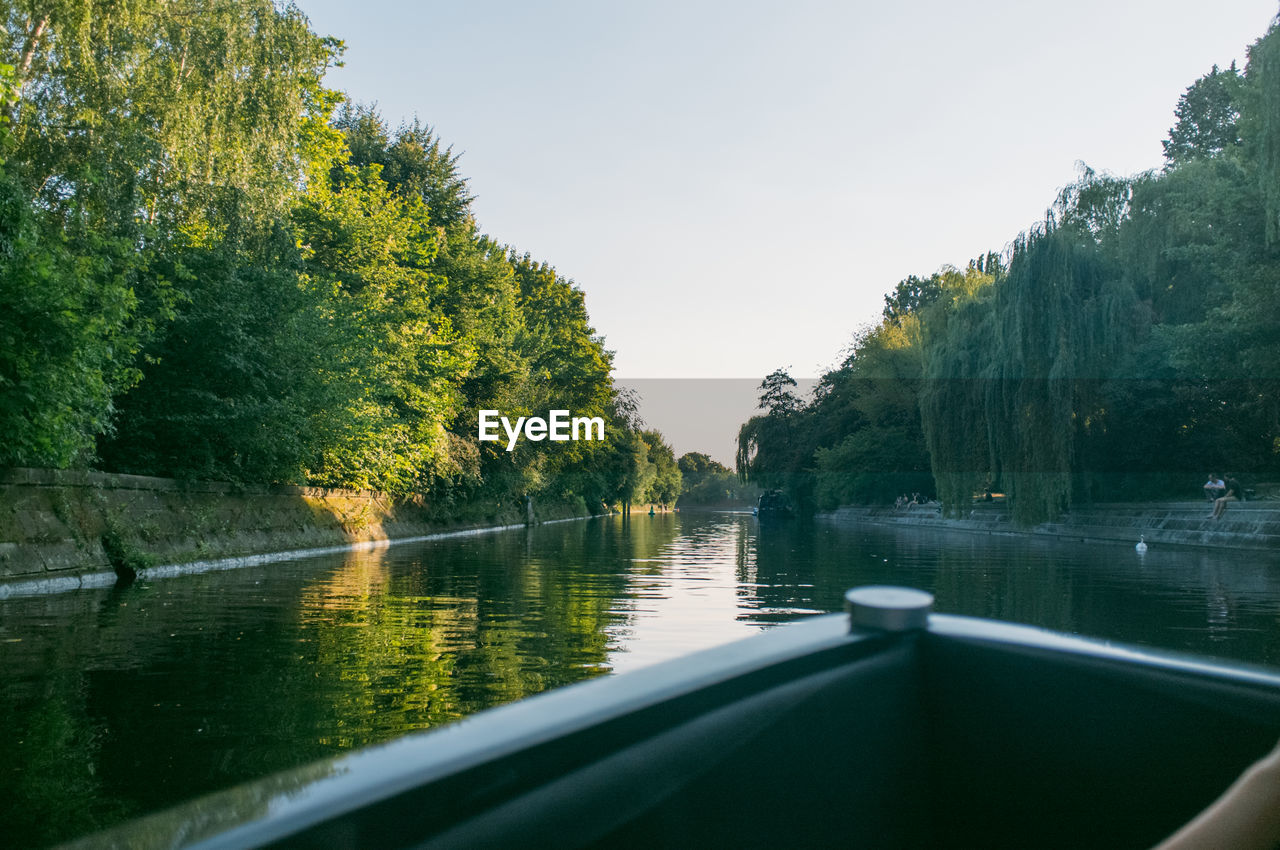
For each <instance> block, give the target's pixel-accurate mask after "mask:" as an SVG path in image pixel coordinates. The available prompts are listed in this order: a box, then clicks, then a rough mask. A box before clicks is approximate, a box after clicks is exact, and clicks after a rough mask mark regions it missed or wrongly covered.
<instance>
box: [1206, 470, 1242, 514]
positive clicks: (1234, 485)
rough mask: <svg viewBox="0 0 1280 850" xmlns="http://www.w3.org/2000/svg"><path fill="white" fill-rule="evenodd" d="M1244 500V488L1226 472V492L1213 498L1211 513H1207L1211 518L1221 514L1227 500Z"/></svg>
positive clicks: (1225, 507)
mask: <svg viewBox="0 0 1280 850" xmlns="http://www.w3.org/2000/svg"><path fill="white" fill-rule="evenodd" d="M1242 501H1244V488H1243V487H1241V486H1240V482H1239V481H1237V480H1236V479H1235V476H1233V475H1232V474H1231V473H1227V492H1226V493H1224V494H1223V495H1221V496H1219V497H1218V498H1217V499H1214V500H1213V513H1211V514H1209V516H1210V517H1212V518H1213V519H1218V518H1220V517H1221V516H1222V513H1223V511H1225V510H1226V509H1227V502H1242Z"/></svg>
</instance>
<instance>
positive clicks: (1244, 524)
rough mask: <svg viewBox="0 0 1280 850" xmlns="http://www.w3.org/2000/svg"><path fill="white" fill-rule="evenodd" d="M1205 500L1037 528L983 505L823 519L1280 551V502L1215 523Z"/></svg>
mask: <svg viewBox="0 0 1280 850" xmlns="http://www.w3.org/2000/svg"><path fill="white" fill-rule="evenodd" d="M1210 508H1211V506H1210V505H1209V504H1208V503H1206V502H1203V501H1186V502H1143V503H1122V504H1095V505H1087V506H1082V507H1076V508H1072V509H1071V511H1070V512H1068V513H1067V514H1066V515H1065V516H1063V517H1062V519H1061V520H1059V521H1058V522H1047V523H1043V524H1041V525H1036V526H1031V527H1019V526H1017V525H1015V524H1014V523H1013V521H1012V517H1011V516H1010V512H1009V510H1008V508H1007V506H1005V505H1003V504H1001V503H998V502H997V503H987V502H982V503H977V504H975V505H974V506H973V508H972V509H971V510H970V511H969V513H968V514H967V515H966V516H963V517H960V518H956V519H950V518H944V517H943V516H942V515H941V510H940V509H939V508H938V506H937V505H914V506H911V507H907V508H893V507H862V506H852V505H851V506H846V507H842V508H839V509H837V510H835V511H830V512H828V513H825V514H820V515H819V516H820V517H821V518H822V519H824V520H827V521H831V522H838V523H847V524H856V523H874V524H877V525H896V526H916V527H920V526H925V527H938V528H947V529H952V530H958V531H970V532H974V533H977V534H1025V535H1040V536H1047V537H1056V538H1061V539H1066V540H1080V541H1104V542H1105V541H1111V542H1116V543H1128V544H1130V545H1134V544H1136V543H1137V542H1138V540H1139V538H1140V537H1144V538H1145V539H1146V542H1147V543H1150V544H1157V545H1170V544H1172V545H1178V546H1210V547H1214V546H1217V547H1227V548H1233V549H1266V550H1274V551H1280V501H1277V500H1275V499H1266V500H1262V501H1252V502H1233V503H1231V504H1229V505H1228V506H1227V510H1226V512H1225V513H1224V514H1223V515H1222V517H1220V518H1219V519H1216V520H1215V519H1211V518H1210V517H1209V516H1208V514H1209V512H1210Z"/></svg>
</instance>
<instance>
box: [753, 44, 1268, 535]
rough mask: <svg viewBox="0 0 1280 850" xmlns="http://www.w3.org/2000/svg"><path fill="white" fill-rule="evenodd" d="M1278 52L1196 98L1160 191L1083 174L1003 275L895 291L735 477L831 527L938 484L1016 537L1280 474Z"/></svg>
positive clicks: (1206, 85) (1198, 91) (756, 436)
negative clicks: (835, 518)
mask: <svg viewBox="0 0 1280 850" xmlns="http://www.w3.org/2000/svg"><path fill="white" fill-rule="evenodd" d="M1278 32H1280V30H1278V29H1277V27H1274V26H1273V27H1272V28H1271V30H1270V31H1269V32H1268V33H1267V34H1266V35H1265V36H1264V37H1263V38H1262V39H1260V40H1259V41H1258V42H1257V43H1256V44H1255V45H1254V46H1253V48H1252V49H1251V50H1250V59H1249V65H1248V68H1247V69H1246V70H1245V72H1244V73H1243V74H1241V73H1240V72H1238V71H1237V69H1236V68H1235V67H1234V66H1233V67H1232V68H1230V69H1228V70H1225V71H1223V70H1219V69H1218V68H1216V67H1215V68H1214V69H1212V70H1211V71H1210V73H1209V74H1207V75H1206V76H1204V77H1201V78H1200V79H1199V80H1197V81H1196V82H1195V83H1194V84H1193V85H1192V86H1191V87H1190V88H1188V89H1187V91H1186V93H1185V94H1184V95H1183V96H1182V98H1181V100H1180V101H1179V103H1178V108H1177V112H1176V116H1175V124H1174V127H1173V128H1172V129H1171V130H1170V133H1169V138H1168V139H1167V140H1166V142H1165V145H1164V147H1165V154H1166V160H1167V163H1166V167H1165V169H1164V170H1163V171H1162V172H1160V173H1147V174H1140V175H1137V176H1135V177H1132V178H1122V177H1116V176H1113V175H1109V174H1106V173H1100V172H1096V171H1094V170H1092V169H1090V168H1088V167H1087V166H1081V173H1080V177H1079V179H1078V180H1076V181H1075V182H1073V183H1072V184H1071V185H1069V186H1067V187H1065V188H1064V189H1063V190H1062V191H1061V193H1060V194H1059V195H1058V198H1057V199H1056V201H1055V203H1054V205H1053V207H1052V209H1051V210H1050V212H1049V215H1048V216H1047V217H1046V220H1045V221H1044V222H1043V223H1042V224H1040V225H1038V226H1037V227H1035V228H1033V229H1032V230H1031V231H1029V232H1027V233H1025V234H1023V235H1022V236H1020V237H1019V238H1017V239H1016V240H1015V241H1014V243H1013V246H1012V248H1011V249H1010V250H1009V251H1008V252H1007V253H1006V254H1004V255H995V254H991V253H987V254H983V255H982V256H981V257H980V259H978V260H975V261H973V262H971V263H970V264H969V266H968V268H967V269H966V270H965V271H964V272H960V271H958V270H956V269H953V268H944V269H942V270H941V271H940V272H938V273H936V274H934V275H932V276H930V277H928V278H925V277H919V276H915V275H912V276H909V277H907V278H905V279H903V280H902V281H901V282H900V283H899V284H898V285H897V287H896V288H895V289H894V291H893V292H891V293H890V294H889V295H887V296H886V297H885V310H884V314H883V321H882V322H881V323H880V324H879V325H877V326H875V327H874V328H870V329H867V330H865V331H863V332H862V333H860V334H859V335H858V337H857V338H856V339H855V342H854V345H853V346H852V349H851V353H850V355H849V357H848V358H846V360H845V362H844V363H842V364H841V365H840V366H839V367H838V368H836V369H834V370H832V371H830V372H828V373H827V374H826V375H824V376H823V377H822V379H821V381H820V382H819V385H818V391H817V393H816V396H815V398H814V400H813V401H812V402H811V403H809V404H807V405H800V406H798V407H793V406H789V405H787V404H782V405H781V406H778V405H765V407H766V408H768V409H769V412H768V413H766V414H765V415H763V416H757V417H754V418H753V419H751V420H750V421H749V422H748V423H746V424H745V425H744V426H743V428H742V430H741V433H740V435H739V456H738V467H739V471H740V473H742V474H744V475H746V476H747V477H748V478H750V479H752V480H756V481H759V482H761V483H763V484H765V485H766V486H771V487H775V486H782V487H785V488H787V489H788V490H790V491H791V493H792V496H793V498H795V499H796V500H797V501H799V502H800V503H801V504H805V503H806V502H807V503H811V504H813V505H816V506H818V507H831V506H834V505H836V504H839V503H844V502H876V501H879V502H882V503H883V502H888V501H891V500H892V499H893V497H894V494H895V492H899V493H900V492H914V491H921V492H924V493H928V491H929V490H930V489H931V488H930V486H929V484H930V479H931V480H932V483H933V484H936V488H937V495H938V496H939V498H940V499H941V501H942V504H943V508H944V510H945V511H946V512H948V513H949V514H951V515H959V514H961V513H962V512H967V511H968V509H969V506H970V504H971V501H972V498H973V496H974V495H975V494H976V493H981V492H983V491H984V490H987V489H989V488H993V489H997V490H1001V491H1003V492H1004V493H1005V494H1006V496H1007V497H1008V498H1009V501H1010V503H1011V505H1012V511H1013V515H1014V518H1015V519H1016V520H1017V521H1019V522H1021V523H1024V524H1030V523H1036V522H1041V521H1044V520H1048V519H1053V518H1055V517H1057V516H1058V515H1059V514H1060V513H1061V512H1062V511H1063V510H1065V509H1066V508H1067V507H1068V506H1069V505H1070V504H1071V503H1073V502H1080V501H1088V500H1096V499H1105V500H1116V499H1124V498H1152V497H1154V498H1167V497H1169V496H1170V495H1172V494H1175V493H1184V492H1186V491H1187V488H1191V489H1194V482H1195V481H1196V480H1198V479H1199V478H1201V477H1203V475H1204V471H1205V469H1207V468H1219V469H1226V468H1230V469H1235V470H1247V471H1248V474H1246V475H1245V477H1246V478H1248V477H1252V476H1256V477H1257V478H1272V477H1274V476H1275V475H1276V474H1280V401H1277V399H1280V393H1277V392H1276V378H1277V374H1276V371H1277V369H1276V364H1277V363H1280V335H1278V334H1277V331H1276V328H1277V327H1280V312H1278V311H1280V254H1278V253H1277V249H1276V233H1277V232H1280V215H1278V214H1277V210H1278V209H1280V200H1278V199H1280V165H1277V163H1280V154H1277V151H1280V141H1277V140H1280V132H1278V131H1277V130H1278V128H1280V123H1277V121H1278V119H1277V116H1280V34H1278ZM767 381H769V382H770V383H771V386H772V388H773V389H772V391H773V392H774V393H776V392H777V388H778V387H779V386H781V384H780V381H779V374H778V373H774V375H771V376H770V378H769V379H767ZM775 407H776V408H777V412H776V413H775V412H774V408H775ZM913 476H918V478H913ZM917 482H918V483H917Z"/></svg>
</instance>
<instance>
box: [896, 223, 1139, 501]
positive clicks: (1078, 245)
mask: <svg viewBox="0 0 1280 850" xmlns="http://www.w3.org/2000/svg"><path fill="white" fill-rule="evenodd" d="M1097 238H1098V237H1097V234H1096V233H1095V232H1094V231H1093V230H1091V229H1089V228H1082V227H1079V226H1075V225H1068V226H1059V225H1057V224H1055V223H1054V222H1053V221H1052V220H1051V221H1050V222H1048V223H1046V224H1045V225H1044V226H1043V227H1042V228H1041V229H1039V230H1036V231H1033V232H1032V233H1030V234H1028V235H1026V236H1024V237H1022V238H1021V239H1019V240H1018V242H1017V243H1015V246H1014V250H1013V256H1012V259H1011V261H1010V264H1009V272H1008V275H1007V277H1005V278H1004V279H1003V280H1001V281H1000V282H999V283H998V284H997V285H996V286H994V287H993V288H992V289H991V292H990V297H989V298H985V299H979V300H973V301H970V302H968V303H965V304H963V305H961V306H960V308H959V309H955V310H953V311H952V312H951V313H950V315H946V316H945V317H944V319H943V322H944V323H943V324H942V325H941V326H940V327H939V326H938V325H939V317H938V316H937V314H934V316H933V317H932V319H933V324H934V327H933V328H932V329H931V333H930V334H929V336H928V338H927V339H928V342H927V345H926V354H925V370H926V378H927V379H928V381H927V388H926V391H925V393H924V397H923V399H922V403H921V410H922V416H923V418H924V424H925V434H926V438H927V440H928V443H929V450H930V453H931V455H932V457H933V462H934V475H935V477H936V478H937V479H938V482H939V490H940V493H941V495H942V497H943V500H944V504H946V506H947V508H948V510H949V511H950V512H951V513H953V514H954V513H956V512H958V511H959V510H960V509H961V508H962V506H965V505H967V504H968V502H969V498H970V497H971V495H972V493H973V490H974V489H975V488H976V487H977V486H979V485H980V484H981V483H982V480H981V479H982V477H983V475H982V469H983V464H982V460H983V458H982V454H981V452H982V449H983V447H984V445H983V444H984V443H985V449H986V451H987V458H986V460H987V463H986V465H985V468H986V470H987V471H988V472H987V474H988V475H989V476H990V480H991V481H993V482H998V483H999V484H1000V485H1001V486H1002V487H1003V489H1004V491H1005V492H1006V493H1007V494H1008V495H1009V497H1010V500H1011V502H1012V505H1013V515H1014V519H1015V520H1016V521H1017V522H1019V523H1022V524H1034V523H1037V522H1042V521H1045V520H1049V519H1054V518H1056V517H1057V516H1058V515H1059V514H1060V513H1062V512H1063V511H1064V510H1065V509H1066V508H1067V506H1068V505H1069V504H1070V502H1071V499H1072V494H1073V491H1074V490H1076V489H1077V487H1078V485H1079V483H1080V482H1079V481H1078V480H1077V479H1078V478H1079V477H1081V476H1084V477H1087V476H1088V475H1089V474H1091V473H1092V472H1095V471H1096V470H1090V469H1086V468H1083V467H1081V466H1079V465H1078V463H1077V461H1078V450H1079V448H1080V446H1081V445H1082V444H1083V442H1084V441H1085V440H1087V439H1088V438H1089V437H1090V430H1091V429H1092V428H1094V427H1095V425H1096V423H1098V422H1099V421H1100V414H1101V412H1102V409H1103V407H1104V405H1103V403H1102V400H1101V399H1100V398H1099V396H1098V387H1099V386H1100V384H1101V382H1102V380H1103V379H1104V378H1105V377H1107V375H1108V374H1109V371H1108V369H1109V366H1108V364H1109V363H1110V362H1111V357H1112V355H1113V354H1114V353H1115V352H1116V351H1117V350H1119V349H1121V348H1122V347H1123V346H1124V345H1125V343H1126V341H1127V338H1128V336H1129V334H1130V333H1131V328H1130V326H1131V322H1130V320H1129V317H1130V312H1131V311H1132V307H1133V297H1132V292H1131V290H1129V289H1128V288H1127V286H1126V285H1125V284H1123V283H1122V282H1120V281H1119V280H1118V278H1117V276H1116V275H1115V273H1114V272H1113V271H1112V270H1111V269H1110V267H1109V265H1108V264H1107V263H1106V262H1105V261H1104V260H1103V256H1102V252H1101V250H1100V249H1099V246H1098V242H1097V241H1096V240H1097Z"/></svg>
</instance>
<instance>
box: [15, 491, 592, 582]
mask: <svg viewBox="0 0 1280 850" xmlns="http://www.w3.org/2000/svg"><path fill="white" fill-rule="evenodd" d="M571 515H573V511H572V510H571V509H558V510H557V509H549V510H546V511H541V510H540V511H539V516H538V518H539V519H557V518H564V517H566V516H571ZM525 518H526V517H525V513H524V511H523V510H520V509H519V508H518V507H515V506H512V507H510V508H507V509H505V510H504V509H500V508H495V509H493V510H492V511H490V512H488V513H485V512H483V511H477V512H476V515H474V516H472V517H470V518H469V519H468V521H466V522H441V521H439V519H438V518H437V517H435V516H433V514H432V511H431V510H430V506H429V505H423V504H415V503H411V502H398V501H395V500H393V499H391V498H389V497H387V496H386V495H385V494H383V493H377V492H373V491H357V490H336V489H324V488H319V487H287V486H269V487H268V486H262V487H245V486H237V485H233V484H225V483H211V482H183V481H174V480H170V479H164V478H148V477H144V476H138V475H112V474H107V473H101V472H91V471H81V470H73V471H67V470H49V469H8V470H0V598H4V597H5V596H10V595H26V594H29V593H42V592H53V591H59V590H68V589H74V588H76V587H88V586H104V585H110V584H113V583H114V582H115V581H116V579H117V575H118V574H126V575H129V574H146V573H155V574H162V573H164V572H173V571H175V570H174V569H173V567H174V566H175V565H184V564H193V563H201V564H217V565H219V566H234V565H235V563H234V561H235V560H236V559H243V558H246V557H247V556H261V555H266V554H269V553H287V552H297V551H305V550H315V549H325V548H331V547H344V546H350V545H352V544H360V543H374V542H378V541H389V540H396V539H404V538H414V537H425V536H430V535H434V534H439V533H447V532H452V531H458V530H464V529H468V528H486V527H495V526H506V525H516V524H522V523H524V521H525ZM259 560H260V559H259ZM219 562H221V563H219Z"/></svg>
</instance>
